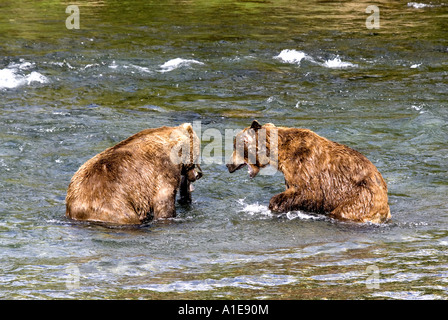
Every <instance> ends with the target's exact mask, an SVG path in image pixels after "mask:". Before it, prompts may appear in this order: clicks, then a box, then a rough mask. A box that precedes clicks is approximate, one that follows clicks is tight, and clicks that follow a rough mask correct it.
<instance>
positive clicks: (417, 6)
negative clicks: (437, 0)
mask: <svg viewBox="0 0 448 320" xmlns="http://www.w3.org/2000/svg"><path fill="white" fill-rule="evenodd" d="M408 7H413V8H415V9H423V8H433V7H435V5H433V4H426V3H418V2H408Z"/></svg>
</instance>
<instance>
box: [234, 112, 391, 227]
mask: <svg viewBox="0 0 448 320" xmlns="http://www.w3.org/2000/svg"><path fill="white" fill-rule="evenodd" d="M268 164H270V165H271V166H273V167H275V168H276V169H278V170H279V171H281V172H282V173H283V174H284V176H285V184H286V191H284V192H282V193H280V194H277V195H275V196H274V197H272V199H271V200H270V202H269V209H270V210H271V211H273V212H277V213H281V212H288V211H292V210H304V211H308V212H316V213H327V214H329V215H330V216H332V217H334V218H338V219H342V220H351V221H357V222H372V223H381V222H385V221H387V220H388V219H390V217H391V215H390V210H389V205H388V198H387V186H386V182H385V181H384V179H383V177H382V176H381V174H380V173H379V172H378V170H377V168H376V167H375V166H374V165H373V164H372V163H371V162H370V161H369V160H368V159H367V158H366V157H365V156H364V155H362V154H361V153H359V152H358V151H355V150H353V149H351V148H349V147H347V146H345V145H342V144H339V143H336V142H333V141H330V140H328V139H326V138H324V137H321V136H319V135H317V134H316V133H314V132H312V131H311V130H308V129H296V128H286V127H276V126H275V125H273V124H271V123H268V124H265V125H263V126H261V125H260V124H259V123H258V122H257V121H256V120H254V121H253V123H252V125H251V126H250V127H248V128H245V129H244V130H242V131H241V132H239V133H238V134H237V136H236V137H235V140H234V151H233V154H232V157H231V159H230V161H229V163H228V164H227V168H228V169H229V172H230V173H232V172H234V171H235V170H238V169H240V168H242V167H244V166H245V165H248V168H249V175H250V177H251V178H253V177H255V176H256V175H257V173H258V172H259V170H260V168H263V167H265V166H267V165H268Z"/></svg>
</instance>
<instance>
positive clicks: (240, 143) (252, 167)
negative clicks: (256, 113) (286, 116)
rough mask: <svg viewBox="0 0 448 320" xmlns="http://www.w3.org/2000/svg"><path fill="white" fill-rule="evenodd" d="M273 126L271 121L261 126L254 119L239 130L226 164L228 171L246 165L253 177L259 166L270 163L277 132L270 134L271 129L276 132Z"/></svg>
mask: <svg viewBox="0 0 448 320" xmlns="http://www.w3.org/2000/svg"><path fill="white" fill-rule="evenodd" d="M274 128H276V127H275V125H273V124H272V123H267V124H265V125H263V126H262V125H261V124H260V123H259V122H258V121H257V120H254V121H253V122H252V124H251V126H250V127H247V128H245V129H243V130H242V131H240V132H239V133H238V134H237V135H236V137H235V138H234V140H233V153H232V156H231V157H230V159H229V161H228V164H227V168H228V169H229V172H230V173H232V172H235V171H236V170H239V169H241V168H242V167H244V166H246V165H247V167H248V170H249V176H250V177H251V178H254V177H255V176H256V175H257V174H258V172H259V171H260V169H261V168H264V167H266V166H267V165H269V164H272V161H271V160H272V155H274V154H273V152H272V150H271V149H272V146H273V145H274V144H275V149H276V146H277V141H276V140H277V134H275V135H274V134H272V132H273V131H274V132H275V133H276V130H272V129H274ZM274 137H275V138H274ZM274 140H275V141H274Z"/></svg>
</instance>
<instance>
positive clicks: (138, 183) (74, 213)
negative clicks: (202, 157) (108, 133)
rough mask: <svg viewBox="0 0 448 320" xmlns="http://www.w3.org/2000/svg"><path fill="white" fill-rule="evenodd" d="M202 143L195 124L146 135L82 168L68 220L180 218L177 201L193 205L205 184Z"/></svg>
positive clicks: (71, 192) (115, 221)
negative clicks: (195, 191) (195, 187)
mask: <svg viewBox="0 0 448 320" xmlns="http://www.w3.org/2000/svg"><path fill="white" fill-rule="evenodd" d="M198 157H199V139H198V137H197V135H196V134H195V133H194V131H193V128H192V126H191V124H189V123H184V124H182V125H180V126H178V127H161V128H156V129H146V130H143V131H141V132H139V133H136V134H134V135H133V136H131V137H129V138H128V139H126V140H123V141H122V142H120V143H118V144H117V145H115V146H113V147H111V148H108V149H106V150H105V151H103V152H101V153H99V154H97V155H96V156H94V157H93V158H91V159H90V160H88V161H87V162H86V163H84V164H83V165H82V166H81V167H80V168H79V169H78V171H77V172H76V173H75V174H74V176H73V177H72V179H71V182H70V185H69V187H68V191H67V197H66V216H67V217H68V218H71V219H74V220H85V221H96V222H105V223H110V224H118V225H123V224H141V223H143V222H145V221H148V220H150V219H151V218H153V219H165V218H171V217H175V216H176V208H175V200H176V194H177V190H180V201H179V202H181V203H188V202H191V191H192V185H191V182H194V181H195V180H197V179H199V178H201V176H202V171H201V168H200V166H199V164H197V160H198Z"/></svg>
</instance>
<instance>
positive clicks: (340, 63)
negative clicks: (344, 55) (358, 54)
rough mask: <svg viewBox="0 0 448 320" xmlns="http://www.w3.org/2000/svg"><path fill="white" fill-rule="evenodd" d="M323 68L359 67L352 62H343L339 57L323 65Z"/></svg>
mask: <svg viewBox="0 0 448 320" xmlns="http://www.w3.org/2000/svg"><path fill="white" fill-rule="evenodd" d="M323 66H324V67H327V68H332V69H339V68H353V67H357V65H356V64H353V63H350V62H344V61H341V59H340V58H339V56H337V57H336V58H334V59H332V60H327V61H325V62H324V63H323Z"/></svg>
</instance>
